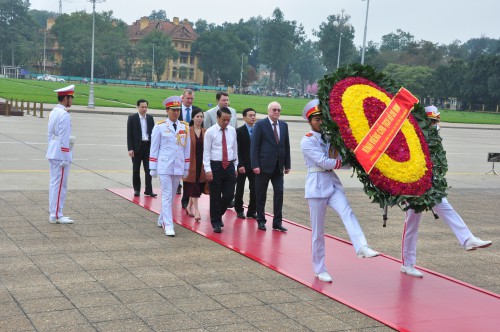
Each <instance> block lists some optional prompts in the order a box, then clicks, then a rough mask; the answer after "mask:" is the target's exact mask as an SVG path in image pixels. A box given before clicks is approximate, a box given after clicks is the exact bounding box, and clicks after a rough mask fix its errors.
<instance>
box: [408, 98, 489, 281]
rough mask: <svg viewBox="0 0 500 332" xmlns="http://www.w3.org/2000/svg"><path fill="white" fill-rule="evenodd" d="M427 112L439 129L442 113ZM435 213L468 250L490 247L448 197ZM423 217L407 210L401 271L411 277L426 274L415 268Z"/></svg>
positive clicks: (431, 107) (436, 206) (432, 108)
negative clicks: (467, 223) (475, 234)
mask: <svg viewBox="0 0 500 332" xmlns="http://www.w3.org/2000/svg"><path fill="white" fill-rule="evenodd" d="M425 112H426V113H427V116H428V117H429V119H431V122H432V124H433V125H434V126H436V127H437V129H438V130H439V124H438V123H439V121H440V119H441V114H440V113H439V110H438V109H437V107H436V106H427V107H426V108H425ZM432 210H433V211H434V213H435V214H437V215H438V216H439V218H441V220H443V222H445V223H446V224H447V225H448V227H450V229H451V230H452V231H453V233H455V236H456V237H457V239H458V242H459V243H460V245H461V246H463V248H464V249H465V250H467V251H470V250H475V249H478V248H486V247H489V246H490V245H491V244H492V242H491V241H483V240H481V239H480V238H477V237H475V236H474V235H473V234H472V232H471V231H470V230H469V227H467V225H466V224H465V222H464V221H463V220H462V218H461V217H460V215H459V214H458V213H457V212H456V211H455V210H454V209H453V207H452V206H451V205H450V203H448V200H447V199H446V198H443V200H442V201H441V203H439V204H437V205H435V206H433V207H432ZM421 219H422V213H416V212H415V211H414V210H412V209H410V210H408V211H406V219H405V225H404V230H403V240H402V245H401V248H402V249H403V252H402V258H401V259H402V265H401V269H400V270H401V272H402V273H404V274H407V275H409V276H411V277H416V278H422V277H423V276H424V275H423V274H422V272H420V271H419V270H417V269H416V268H415V263H416V261H417V240H418V226H419V225H420V220H421Z"/></svg>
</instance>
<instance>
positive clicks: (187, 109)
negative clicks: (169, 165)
mask: <svg viewBox="0 0 500 332" xmlns="http://www.w3.org/2000/svg"><path fill="white" fill-rule="evenodd" d="M181 99H182V105H181V107H182V108H181V114H180V115H179V121H185V122H187V123H188V124H189V123H190V122H191V119H192V118H191V114H193V110H201V109H200V108H199V107H197V106H194V105H193V101H194V91H193V90H191V89H186V90H184V93H183V94H182V96H181ZM201 125H202V126H203V123H202V124H201ZM181 190H182V184H181V183H180V182H179V185H178V186H177V194H178V195H180V193H181ZM181 204H182V208H183V209H185V208H186V207H187V206H188V204H189V196H188V195H187V193H186V192H185V191H184V192H183V193H182V199H181Z"/></svg>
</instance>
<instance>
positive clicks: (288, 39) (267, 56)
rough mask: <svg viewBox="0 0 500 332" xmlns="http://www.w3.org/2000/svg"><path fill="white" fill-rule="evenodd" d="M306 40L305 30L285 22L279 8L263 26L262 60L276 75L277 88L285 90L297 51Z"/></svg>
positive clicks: (261, 41) (293, 23)
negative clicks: (298, 46)
mask: <svg viewBox="0 0 500 332" xmlns="http://www.w3.org/2000/svg"><path fill="white" fill-rule="evenodd" d="M303 40H304V28H303V27H302V25H299V26H297V23H296V22H295V21H285V19H284V15H283V13H282V12H281V10H280V9H279V8H276V9H275V10H274V12H273V16H272V18H270V19H266V20H264V22H263V26H262V35H261V40H260V55H259V56H260V60H261V61H262V62H263V63H265V64H266V65H268V66H269V68H270V70H271V73H274V76H275V81H274V83H275V84H276V87H277V88H278V89H284V88H286V85H287V79H288V77H289V75H290V74H291V69H292V66H291V63H292V60H293V58H294V57H295V50H296V47H297V45H299V44H300V43H301V42H302V41H303Z"/></svg>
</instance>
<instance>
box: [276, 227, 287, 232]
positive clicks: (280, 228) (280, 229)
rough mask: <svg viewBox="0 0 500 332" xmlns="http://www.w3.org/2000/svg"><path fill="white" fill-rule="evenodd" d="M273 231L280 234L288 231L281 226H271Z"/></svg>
mask: <svg viewBox="0 0 500 332" xmlns="http://www.w3.org/2000/svg"><path fill="white" fill-rule="evenodd" d="M273 229H275V230H277V231H280V232H286V231H287V230H288V229H286V228H285V227H283V226H273Z"/></svg>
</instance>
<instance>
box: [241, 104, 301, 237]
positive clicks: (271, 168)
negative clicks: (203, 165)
mask: <svg viewBox="0 0 500 332" xmlns="http://www.w3.org/2000/svg"><path fill="white" fill-rule="evenodd" d="M280 112H281V105H280V104H279V103H278V102H276V101H273V102H271V103H270V104H269V106H268V107H267V114H268V116H267V117H266V118H265V119H262V120H259V121H258V122H257V123H256V124H255V126H254V129H253V136H252V144H251V149H250V156H251V160H252V168H253V172H254V173H255V195H256V198H257V223H258V228H259V229H260V230H263V231H265V230H266V218H265V206H266V196H267V187H268V185H269V181H271V183H272V184H273V191H274V197H273V203H274V204H273V214H274V217H273V229H275V230H278V231H282V232H286V231H287V229H286V228H285V227H283V226H282V219H283V213H282V209H283V192H284V186H283V182H284V174H288V173H289V172H290V165H291V162H290V138H289V135H288V125H287V124H286V122H284V121H278V119H279V117H280Z"/></svg>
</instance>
